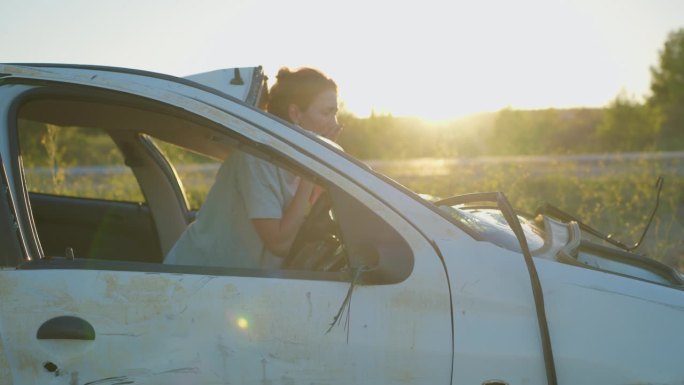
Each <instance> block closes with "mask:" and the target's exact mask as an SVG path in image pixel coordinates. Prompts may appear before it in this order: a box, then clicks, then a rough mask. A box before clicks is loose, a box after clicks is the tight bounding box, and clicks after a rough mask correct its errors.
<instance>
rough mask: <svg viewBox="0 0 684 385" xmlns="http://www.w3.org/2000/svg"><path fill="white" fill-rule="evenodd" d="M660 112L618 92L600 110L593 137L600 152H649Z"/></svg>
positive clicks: (653, 144)
mask: <svg viewBox="0 0 684 385" xmlns="http://www.w3.org/2000/svg"><path fill="white" fill-rule="evenodd" d="M661 123H662V117H661V114H660V110H659V109H658V108H657V107H653V106H650V105H647V104H642V103H640V102H638V101H636V100H634V99H631V98H629V97H628V96H627V95H626V94H624V93H621V94H620V95H618V96H617V97H616V98H615V99H614V100H613V101H612V102H611V103H610V104H609V105H608V107H606V108H605V109H604V110H603V117H602V119H601V122H600V123H599V125H598V127H597V128H596V134H597V136H598V139H599V143H600V145H601V150H603V151H608V152H616V151H652V150H654V149H655V148H656V144H657V140H658V134H659V132H660V126H661Z"/></svg>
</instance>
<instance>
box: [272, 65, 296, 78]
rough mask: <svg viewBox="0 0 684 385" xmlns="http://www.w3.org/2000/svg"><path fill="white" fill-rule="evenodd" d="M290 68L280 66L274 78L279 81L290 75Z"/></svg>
mask: <svg viewBox="0 0 684 385" xmlns="http://www.w3.org/2000/svg"><path fill="white" fill-rule="evenodd" d="M292 73H293V72H292V70H290V68H289V67H281V68H280V69H279V70H278V75H276V79H277V80H279V81H283V80H286V79H287V78H289V77H291V76H292Z"/></svg>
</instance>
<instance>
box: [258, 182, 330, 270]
mask: <svg viewBox="0 0 684 385" xmlns="http://www.w3.org/2000/svg"><path fill="white" fill-rule="evenodd" d="M314 190H317V189H315V185H314V184H313V183H312V182H310V181H307V180H305V179H302V180H301V182H300V183H299V186H298V187H297V191H296V192H295V195H294V197H293V198H292V200H291V201H290V204H289V205H287V207H285V210H284V211H283V216H282V218H279V219H278V218H275V219H252V223H253V224H254V228H255V229H256V231H257V233H258V234H259V236H260V237H261V239H262V240H263V241H264V245H265V246H266V248H267V249H268V251H270V252H271V253H273V254H274V255H277V256H279V257H285V256H286V255H287V253H288V252H289V251H290V247H291V246H292V243H293V242H294V238H295V236H296V235H297V232H298V231H299V228H300V227H301V226H302V224H303V223H304V219H305V218H306V215H307V214H308V213H309V209H310V208H311V204H312V203H313V202H312V197H314V198H315V196H316V195H317V194H315V193H314Z"/></svg>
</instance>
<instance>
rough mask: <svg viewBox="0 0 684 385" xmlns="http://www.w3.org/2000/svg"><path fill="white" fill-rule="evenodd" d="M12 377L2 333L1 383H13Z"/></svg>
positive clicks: (0, 345) (0, 337) (0, 348)
mask: <svg viewBox="0 0 684 385" xmlns="http://www.w3.org/2000/svg"><path fill="white" fill-rule="evenodd" d="M11 383H12V377H11V372H10V366H9V362H7V356H6V353H5V347H4V346H3V342H2V335H0V384H11Z"/></svg>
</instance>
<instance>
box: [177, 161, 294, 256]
mask: <svg viewBox="0 0 684 385" xmlns="http://www.w3.org/2000/svg"><path fill="white" fill-rule="evenodd" d="M299 180H300V178H299V177H297V176H295V175H294V174H292V173H290V172H288V171H286V170H283V169H281V168H278V167H276V166H274V165H273V164H271V163H269V162H267V161H265V160H262V159H259V158H256V157H254V156H252V155H249V154H246V153H244V152H242V151H237V150H236V151H235V152H234V153H233V154H232V155H231V156H229V157H228V158H227V159H226V160H225V161H224V162H223V164H222V165H221V167H220V168H219V171H218V174H217V175H216V181H215V182H214V185H213V186H212V187H211V190H210V191H209V194H208V195H207V198H206V200H205V202H204V204H203V205H202V208H201V209H200V211H199V213H198V215H197V219H196V220H195V222H193V223H192V224H190V225H189V226H188V228H187V229H186V230H185V232H184V233H183V234H182V235H181V237H180V238H179V239H178V241H177V242H176V244H175V245H174V246H173V248H172V249H171V251H169V253H168V254H167V255H166V258H165V259H164V263H167V264H174V265H197V266H223V267H240V268H275V267H278V266H280V263H281V258H278V257H276V256H274V255H273V254H271V253H270V252H269V251H268V250H267V249H266V247H265V246H264V242H263V241H262V240H261V237H260V236H259V234H258V233H257V232H256V229H255V228H254V225H253V223H252V219H266V218H276V219H279V218H282V215H283V210H284V209H285V207H287V205H288V204H289V203H290V201H291V200H292V197H293V196H294V193H295V191H296V189H297V186H298V185H299Z"/></svg>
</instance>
